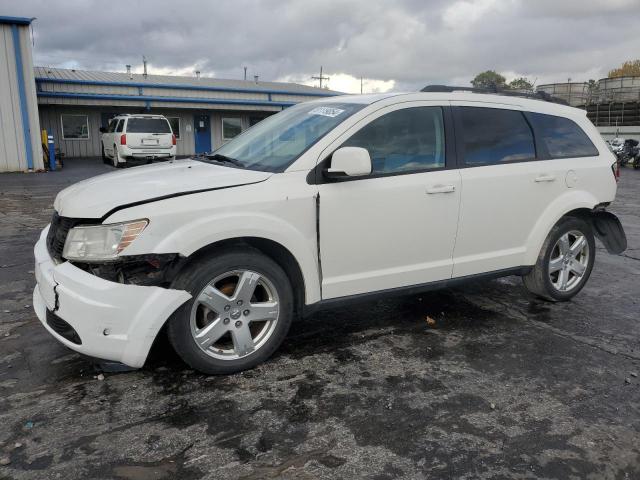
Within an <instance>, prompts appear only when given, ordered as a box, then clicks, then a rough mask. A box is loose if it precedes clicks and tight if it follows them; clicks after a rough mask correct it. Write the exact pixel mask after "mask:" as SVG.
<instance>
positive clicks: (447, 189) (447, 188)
mask: <svg viewBox="0 0 640 480" xmlns="http://www.w3.org/2000/svg"><path fill="white" fill-rule="evenodd" d="M455 191H456V186H455V185H432V186H431V187H429V188H427V193H428V194H429V195H432V194H434V193H452V192H455Z"/></svg>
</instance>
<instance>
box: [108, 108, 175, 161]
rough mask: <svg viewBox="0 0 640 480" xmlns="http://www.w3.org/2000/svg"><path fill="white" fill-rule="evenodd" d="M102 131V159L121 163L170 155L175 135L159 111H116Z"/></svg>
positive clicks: (168, 156)
mask: <svg viewBox="0 0 640 480" xmlns="http://www.w3.org/2000/svg"><path fill="white" fill-rule="evenodd" d="M100 132H102V140H101V141H102V160H103V161H104V162H107V161H108V160H111V163H112V164H113V166H114V167H122V166H124V165H125V164H126V162H127V160H130V159H143V160H154V159H158V158H162V159H173V158H175V156H176V136H175V134H174V133H173V131H172V130H171V125H170V124H169V121H168V120H167V119H166V118H165V117H164V116H163V115H142V114H135V115H129V114H125V115H118V116H116V117H114V118H112V119H111V120H109V126H108V127H107V128H101V129H100Z"/></svg>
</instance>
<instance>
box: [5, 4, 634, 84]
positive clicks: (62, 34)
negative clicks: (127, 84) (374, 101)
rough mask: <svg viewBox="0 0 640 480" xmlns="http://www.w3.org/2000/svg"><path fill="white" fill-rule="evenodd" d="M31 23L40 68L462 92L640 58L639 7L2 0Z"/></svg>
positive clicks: (581, 75)
mask: <svg viewBox="0 0 640 480" xmlns="http://www.w3.org/2000/svg"><path fill="white" fill-rule="evenodd" d="M0 8H1V11H2V12H3V14H5V15H20V16H35V17H38V20H37V21H36V22H35V24H34V31H35V59H36V62H37V63H38V64H41V65H51V66H66V67H69V66H75V67H77V68H83V69H104V70H124V65H125V64H127V63H129V64H133V65H139V64H140V63H141V56H142V54H145V55H147V57H148V59H149V61H150V62H151V64H152V67H153V68H158V69H163V70H165V71H173V72H180V71H185V72H190V71H192V70H194V69H196V68H198V69H199V70H201V71H202V72H203V74H208V75H215V76H219V77H227V78H240V77H241V76H242V67H243V66H244V65H246V66H248V67H249V71H250V75H253V74H260V76H261V78H262V79H264V80H277V79H280V78H285V77H287V78H291V79H297V80H300V81H306V80H308V79H309V77H310V76H311V75H312V74H315V73H316V72H317V70H318V68H319V66H320V65H323V66H324V68H325V71H326V72H327V73H329V74H338V73H346V74H350V75H352V76H354V77H360V76H364V77H365V78H371V79H378V80H394V81H395V82H396V87H395V88H396V89H415V88H417V87H419V86H421V85H423V84H426V83H443V82H458V83H460V82H463V83H467V82H468V81H469V80H470V79H471V78H472V77H473V76H474V75H475V73H477V72H479V71H481V70H485V69H488V68H492V69H496V70H498V71H501V72H505V73H507V74H510V75H516V74H517V75H526V76H528V77H530V78H531V79H534V78H538V83H542V82H546V81H554V80H558V81H562V80H565V79H566V78H567V77H571V78H573V79H574V80H586V79H587V78H597V77H601V76H605V75H606V73H607V71H608V70H609V69H611V68H613V67H615V66H617V65H619V64H620V63H622V62H623V61H624V60H627V59H631V58H633V57H637V56H639V52H640V36H639V35H638V34H637V30H638V26H637V25H638V22H637V20H638V18H640V0H598V1H596V0H564V1H563V0H538V1H533V0H466V1H456V0H449V1H445V0H435V1H424V0H402V1H391V0H382V1H373V0H353V1H348V2H347V1H337V0H322V1H295V0H278V1H275V0H267V1H261V2H258V1H249V0H236V1H216V2H211V1H193V2H175V1H165V0H156V1H139V0H130V1H128V2H126V3H124V2H104V1H96V2H88V1H82V0H71V1H65V2H57V3H55V4H52V2H50V1H44V0H21V1H20V2H19V3H16V2H10V1H8V0H0Z"/></svg>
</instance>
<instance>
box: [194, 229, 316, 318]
mask: <svg viewBox="0 0 640 480" xmlns="http://www.w3.org/2000/svg"><path fill="white" fill-rule="evenodd" d="M242 247H245V248H246V247H250V248H254V249H256V250H259V251H260V252H261V253H262V254H263V255H265V256H267V257H269V258H270V259H271V260H273V261H274V262H276V263H277V264H278V265H279V266H280V267H282V269H283V270H284V272H285V273H286V275H287V277H288V278H289V281H290V282H291V287H292V289H293V295H294V301H295V309H296V313H302V311H303V309H304V305H305V301H306V300H307V299H308V298H309V292H308V291H307V290H308V288H309V286H308V282H307V281H305V276H304V273H303V270H302V267H301V266H300V263H299V262H298V260H297V259H296V257H295V256H294V255H293V253H292V252H291V251H290V250H289V249H288V248H286V247H285V246H284V245H282V244H281V243H279V242H276V241H275V240H272V239H269V238H265V237H257V236H244V237H233V238H226V239H223V240H218V241H215V242H212V243H210V244H208V245H205V246H203V247H201V248H199V249H198V250H196V251H194V252H193V253H191V254H190V255H189V256H188V257H187V261H186V262H185V264H184V266H183V268H186V267H187V266H188V265H190V264H192V263H193V262H197V261H198V258H202V257H209V256H211V255H215V254H216V253H217V252H220V251H221V250H224V249H232V248H242Z"/></svg>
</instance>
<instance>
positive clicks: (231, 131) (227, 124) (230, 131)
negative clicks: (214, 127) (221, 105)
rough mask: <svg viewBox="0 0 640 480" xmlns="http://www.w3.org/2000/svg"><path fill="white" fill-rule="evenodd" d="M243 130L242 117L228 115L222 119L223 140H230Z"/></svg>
mask: <svg viewBox="0 0 640 480" xmlns="http://www.w3.org/2000/svg"><path fill="white" fill-rule="evenodd" d="M241 132H242V119H240V118H237V117H236V118H234V117H227V118H223V119H222V141H223V142H228V141H229V140H231V139H232V138H233V137H236V136H238V135H240V133H241Z"/></svg>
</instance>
